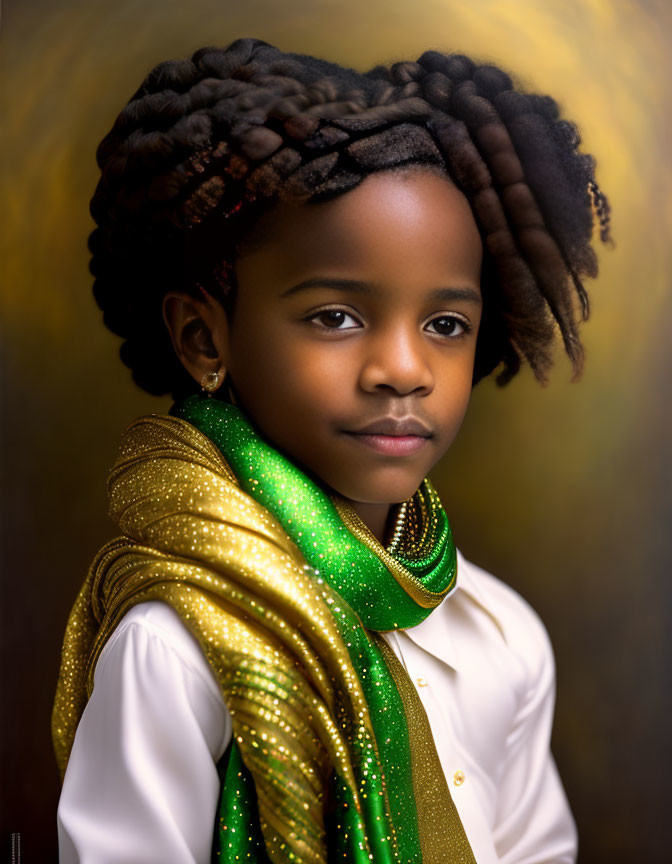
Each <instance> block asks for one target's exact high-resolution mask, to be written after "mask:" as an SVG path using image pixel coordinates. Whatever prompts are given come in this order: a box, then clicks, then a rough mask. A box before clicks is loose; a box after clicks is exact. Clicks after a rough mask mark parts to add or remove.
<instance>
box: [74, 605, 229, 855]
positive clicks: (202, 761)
mask: <svg viewBox="0 0 672 864" xmlns="http://www.w3.org/2000/svg"><path fill="white" fill-rule="evenodd" d="M157 602H158V601H154V604H155V607H156V603H157ZM141 606H145V607H149V606H150V604H149V603H148V604H138V605H137V606H136V607H134V609H133V610H131V613H127V615H126V616H125V618H124V619H122V621H121V622H120V624H119V625H118V627H117V629H116V630H115V632H114V633H113V634H112V636H111V637H110V639H109V640H108V642H107V644H106V646H105V648H104V650H103V651H102V652H101V655H100V658H99V660H98V663H97V665H96V672H95V683H94V689H93V692H92V694H91V698H90V699H89V701H88V703H87V705H86V708H85V710H84V712H83V714H82V717H81V720H80V723H79V725H78V727H77V732H76V735H75V740H74V744H73V748H72V752H71V755H70V759H69V762H68V767H67V770H66V774H65V778H64V781H63V787H62V790H61V796H60V800H59V805H58V812H57V825H58V844H59V860H60V862H61V864H122V862H124V864H127V862H129V861H133V862H134V864H149V862H152V864H156V862H159V861H170V862H171V864H207V862H209V861H210V856H211V853H212V839H213V830H214V824H215V813H216V807H217V801H218V797H219V777H218V774H217V767H216V762H217V761H218V759H219V758H220V757H221V755H222V754H223V753H224V751H225V749H226V747H227V746H228V743H229V741H230V738H231V718H230V715H229V713H228V711H227V709H226V706H225V703H224V701H223V699H222V698H221V696H219V691H218V688H217V684H216V680H215V678H214V675H213V674H212V671H211V670H210V667H209V664H208V662H207V660H206V658H205V656H204V655H203V654H202V652H201V651H200V647H199V646H198V643H197V642H196V640H195V638H194V637H193V636H192V635H191V633H189V631H188V630H187V628H186V627H185V625H184V624H183V623H182V621H181V619H180V618H179V616H178V615H177V613H176V612H175V611H174V610H173V609H172V608H170V607H169V606H167V604H163V603H159V606H160V607H162V611H161V612H159V615H158V618H157V616H155V618H156V619H157V620H160V621H162V622H163V625H164V626H159V625H158V624H157V623H156V620H155V621H154V622H152V620H151V618H150V617H148V616H146V615H145V616H142V615H138V616H136V617H135V618H133V617H131V614H132V613H133V611H134V610H140V607H141ZM152 611H155V608H154V610H152ZM180 628H181V629H180ZM188 640H191V644H189V641H188ZM199 654H200V657H199Z"/></svg>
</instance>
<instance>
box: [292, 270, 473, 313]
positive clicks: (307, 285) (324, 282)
mask: <svg viewBox="0 0 672 864" xmlns="http://www.w3.org/2000/svg"><path fill="white" fill-rule="evenodd" d="M318 287H320V288H335V289H336V290H337V291H357V292H359V293H360V294H373V293H375V291H376V288H375V286H374V285H372V284H371V283H370V282H362V281H361V280H360V279H344V278H341V277H327V276H311V278H310V279H304V280H303V281H302V282H299V283H298V284H297V285H293V286H292V287H291V288H288V289H287V290H286V291H283V292H282V294H281V295H280V296H281V297H289V296H290V295H291V294H296V293H298V292H299V291H308V290H310V289H311V288H318ZM428 299H430V300H445V301H449V300H466V301H467V302H470V303H475V304H476V305H478V306H482V305H483V300H482V299H481V295H480V294H479V293H478V292H477V291H474V289H473V288H466V287H465V288H461V287H451V288H435V289H434V290H433V291H431V292H430V294H429V297H428Z"/></svg>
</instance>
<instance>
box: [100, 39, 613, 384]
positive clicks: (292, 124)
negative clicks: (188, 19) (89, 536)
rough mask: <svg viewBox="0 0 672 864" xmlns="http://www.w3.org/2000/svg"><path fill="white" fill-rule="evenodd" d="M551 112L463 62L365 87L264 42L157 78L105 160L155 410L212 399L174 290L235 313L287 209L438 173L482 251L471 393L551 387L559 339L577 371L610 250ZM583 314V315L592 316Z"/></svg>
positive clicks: (124, 331) (181, 63)
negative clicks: (530, 377)
mask: <svg viewBox="0 0 672 864" xmlns="http://www.w3.org/2000/svg"><path fill="white" fill-rule="evenodd" d="M580 143H581V139H580V135H579V132H578V130H577V128H576V126H575V125H574V124H573V123H571V122H569V121H567V120H565V119H562V118H560V112H559V109H558V105H557V103H556V102H555V101H554V100H553V99H552V98H551V97H550V96H545V95H539V94H532V93H523V92H520V91H519V90H516V89H515V88H514V86H513V83H512V80H511V78H510V76H509V75H508V74H507V73H506V72H504V71H503V70H501V69H499V68H498V67H496V66H493V65H491V64H481V65H479V64H477V63H475V62H474V61H473V60H471V59H470V58H469V57H466V56H464V55H462V54H444V53H442V52H439V51H434V50H432V51H426V52H425V53H423V54H422V56H421V57H420V58H419V59H418V60H417V62H411V61H400V62H396V63H393V64H391V65H390V66H389V67H386V66H382V65H379V66H376V67H374V68H373V69H371V70H369V71H368V72H365V73H361V72H358V71H356V70H354V69H350V68H348V67H343V66H340V65H338V64H335V63H330V62H328V61H326V60H322V59H319V58H316V57H312V56H310V55H303V54H292V53H284V52H282V51H280V50H279V49H278V48H276V47H274V46H272V45H269V44H268V43H267V42H264V41H263V40H260V39H251V38H243V39H237V40H235V41H234V42H232V43H231V44H230V45H229V46H228V47H227V48H210V47H208V48H201V49H199V50H198V51H196V52H195V53H194V54H193V55H192V56H191V58H189V59H187V60H177V61H168V62H165V63H160V64H159V65H158V66H156V67H155V68H154V69H152V71H151V72H150V73H149V74H148V75H147V77H146V78H145V80H144V81H143V83H142V84H141V86H140V87H139V88H138V90H137V91H136V92H135V94H134V95H133V97H132V98H131V100H130V101H129V102H128V104H127V105H126V107H125V108H124V109H123V110H122V112H121V113H120V115H119V116H118V117H117V119H116V121H115V123H114V125H113V127H112V129H111V130H110V132H109V133H108V134H107V135H106V136H105V138H104V139H103V140H102V141H101V143H100V146H99V148H98V151H97V161H98V166H99V168H100V170H101V177H100V180H99V182H98V185H97V188H96V190H95V194H94V196H93V198H92V201H91V214H92V216H93V218H94V220H95V222H96V226H97V227H96V228H95V229H94V230H93V231H92V233H91V235H90V238H89V248H90V251H91V253H92V258H91V264H90V268H91V272H92V274H93V275H94V277H95V279H94V288H93V290H94V296H95V299H96V302H97V303H98V305H99V307H100V308H101V309H102V311H103V318H104V322H105V324H106V326H107V327H109V328H110V329H111V330H112V331H113V332H115V333H116V334H118V335H119V336H122V337H123V338H124V340H125V341H124V342H123V344H122V346H121V349H120V356H121V358H122V360H123V362H124V363H125V364H126V365H127V366H128V367H129V368H130V369H131V370H132V372H133V378H134V380H135V381H136V383H137V384H138V385H139V386H141V387H142V388H144V389H145V390H147V391H148V392H150V393H153V394H156V395H161V394H165V393H168V392H170V393H172V395H173V397H174V398H180V397H181V396H183V395H185V394H186V393H188V392H192V391H193V390H195V389H197V385H196V383H195V382H194V381H193V379H192V378H191V376H189V375H188V373H187V372H186V370H185V369H184V367H183V366H182V364H181V363H180V362H179V360H178V358H177V356H176V354H175V352H174V350H173V347H172V343H171V341H170V337H169V334H168V330H167V328H166V327H165V325H164V322H163V319H162V312H161V306H162V302H161V301H162V299H163V296H164V295H165V294H166V293H167V292H168V291H170V290H181V291H187V292H189V293H192V294H193V293H194V292H198V291H203V290H205V291H207V292H208V293H209V294H211V295H213V296H215V297H217V298H218V299H219V300H220V301H221V302H222V303H223V304H225V305H226V306H228V307H229V308H231V309H232V310H233V308H234V304H235V296H236V291H237V286H236V278H235V261H236V258H237V256H238V255H239V254H240V252H241V250H242V249H244V248H246V247H249V246H251V245H253V244H254V243H258V242H260V241H261V240H263V226H264V224H265V222H264V219H263V217H264V216H266V215H268V214H270V213H271V212H272V211H273V209H274V207H275V206H276V205H277V204H278V203H279V202H283V201H291V202H294V203H313V202H319V201H325V200H328V199H330V198H332V197H334V196H337V195H341V194H343V193H345V192H347V191H349V190H350V189H353V188H354V187H355V186H357V185H358V184H359V183H361V182H362V180H363V179H364V178H365V177H367V176H368V175H369V174H371V173H373V172H375V171H382V170H386V171H409V170H430V171H434V172H437V173H439V174H442V175H443V176H447V177H449V178H450V179H451V180H452V182H454V183H455V184H456V185H457V186H458V188H459V189H460V190H461V191H462V192H463V193H464V194H465V196H466V197H467V199H468V200H469V203H470V205H471V208H472V211H473V213H474V217H475V219H476V222H477V225H478V227H479V230H480V232H481V235H482V238H483V246H484V261H483V274H482V286H481V287H482V293H483V300H484V307H483V315H482V320H481V326H480V328H479V334H478V341H477V346H476V360H475V366H474V378H473V383H474V384H475V383H477V382H478V381H479V380H481V379H482V378H483V377H485V376H486V375H488V374H490V373H491V372H492V371H493V370H494V369H495V368H496V367H498V366H499V365H500V364H501V365H502V369H501V370H500V372H499V374H498V376H497V378H496V381H497V383H498V384H499V385H504V384H506V383H508V382H509V381H510V380H511V378H512V377H513V376H514V375H515V374H516V373H517V372H518V371H519V369H520V366H521V362H522V361H525V362H527V364H528V365H529V366H530V367H531V369H532V371H533V373H534V375H535V377H536V378H537V380H538V381H539V382H540V383H542V384H546V383H547V373H548V370H549V369H550V367H551V366H552V362H553V361H552V349H553V346H554V342H555V338H556V334H557V333H558V332H559V334H560V336H561V338H562V341H563V344H564V347H565V350H566V352H567V354H568V356H569V357H570V359H571V362H572V367H573V377H572V380H576V379H577V378H578V377H579V375H580V374H581V371H582V368H583V362H584V353H583V348H582V345H581V342H580V339H579V334H578V324H579V321H580V320H583V321H585V320H587V318H588V316H589V314H590V308H589V300H588V295H587V293H586V290H585V288H584V286H583V283H582V281H581V277H583V276H590V277H594V276H596V275H597V258H596V254H595V251H594V249H593V248H592V246H591V238H592V233H593V227H594V223H595V221H596V219H597V221H598V223H599V232H600V239H601V241H602V242H605V243H607V242H611V238H610V208H609V202H608V200H607V198H606V197H605V195H604V194H603V193H602V191H601V190H600V188H599V186H598V185H597V181H596V180H595V159H594V158H593V157H592V156H591V155H590V154H585V153H582V152H580V150H579V145H580ZM577 304H578V308H577Z"/></svg>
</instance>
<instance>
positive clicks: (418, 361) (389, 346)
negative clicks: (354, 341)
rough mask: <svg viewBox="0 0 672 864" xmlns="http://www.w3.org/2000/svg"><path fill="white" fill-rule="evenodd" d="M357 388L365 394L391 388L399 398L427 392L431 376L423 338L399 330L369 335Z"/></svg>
mask: <svg viewBox="0 0 672 864" xmlns="http://www.w3.org/2000/svg"><path fill="white" fill-rule="evenodd" d="M360 385H361V387H362V388H363V389H364V390H366V391H368V392H374V391H376V390H380V389H381V388H383V389H384V388H392V389H393V390H394V391H395V392H397V393H398V394H399V395H400V396H405V395H407V394H409V393H413V392H415V391H417V393H418V395H426V394H428V393H430V392H431V391H432V389H433V387H434V375H433V373H432V369H431V366H430V362H429V358H428V356H427V349H426V346H423V344H422V336H421V335H420V334H418V335H417V336H416V335H415V334H413V333H410V332H408V330H407V329H402V328H395V329H394V331H390V330H387V331H385V330H381V331H380V332H379V333H378V334H376V335H375V336H374V335H371V336H370V337H369V339H368V341H367V345H366V347H365V348H364V351H363V360H362V366H361V372H360Z"/></svg>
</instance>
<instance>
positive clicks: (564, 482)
mask: <svg viewBox="0 0 672 864" xmlns="http://www.w3.org/2000/svg"><path fill="white" fill-rule="evenodd" d="M240 36H256V37H259V38H262V39H265V40H267V41H269V42H271V43H273V44H276V45H278V47H280V48H282V49H284V50H288V51H299V52H302V53H312V54H317V55H319V56H323V57H325V58H327V59H330V60H337V61H339V62H341V63H343V64H345V65H351V66H355V67H356V68H359V69H362V70H363V69H366V68H370V67H371V66H372V65H375V64H376V63H378V62H389V61H392V60H396V59H402V58H406V59H414V58H416V57H418V56H419V55H420V54H421V53H422V51H424V50H425V49H427V48H430V47H431V48H437V49H439V50H446V51H451V50H452V51H460V52H464V53H468V54H471V55H472V56H473V57H474V58H475V59H483V60H489V61H492V62H495V63H500V64H502V65H503V66H504V67H505V68H508V69H509V70H511V71H512V72H514V74H517V75H518V77H519V79H520V80H521V81H522V83H523V84H524V85H526V86H528V87H533V88H534V89H535V90H537V91H539V92H548V93H550V94H551V95H553V96H554V97H555V98H556V99H557V100H558V101H559V102H560V104H561V106H562V107H563V109H564V110H565V113H566V115H567V116H568V117H569V118H570V119H573V120H575V121H576V122H577V123H578V124H579V127H580V129H581V131H582V134H583V140H584V145H585V148H586V149H587V150H588V151H590V152H592V153H594V154H596V156H597V158H598V181H599V182H600V184H601V185H602V187H603V189H604V190H605V192H606V193H607V194H608V195H609V196H610V200H611V204H612V207H613V233H614V236H615V238H616V241H617V246H616V248H615V249H614V250H612V251H609V250H607V249H602V248H600V250H599V255H600V262H601V276H600V278H599V280H598V281H597V282H594V283H589V285H588V287H589V289H590V291H591V298H592V309H593V313H592V317H591V319H590V320H589V322H588V323H587V324H586V325H584V328H583V331H582V333H583V338H584V342H585V345H586V354H587V366H586V371H585V374H584V376H583V379H582V380H581V381H580V382H579V383H576V384H570V383H569V377H570V368H569V363H568V361H566V360H565V358H564V355H561V353H560V352H559V353H558V363H557V366H556V369H555V370H554V374H553V375H552V378H551V384H550V386H549V387H548V388H545V389H544V388H542V387H540V386H539V385H538V384H537V383H536V382H535V381H534V380H533V378H532V375H531V374H529V372H528V370H525V371H524V373H522V374H521V375H519V377H518V378H517V379H515V380H514V381H513V382H512V384H510V385H509V386H508V387H506V388H504V389H502V390H500V389H498V388H496V387H495V385H494V382H493V381H492V380H486V381H484V382H482V383H481V384H480V385H479V386H478V387H477V388H476V389H475V390H474V394H473V398H472V403H471V406H470V409H469V413H468V415H467V419H466V421H465V425H464V427H463V429H462V431H461V433H460V437H459V438H458V440H457V441H456V443H455V445H454V446H453V448H452V449H451V451H450V453H449V454H448V456H447V457H446V459H445V461H444V462H443V463H442V465H441V466H440V467H439V468H437V469H436V470H435V472H434V479H435V482H436V484H437V486H438V488H439V492H440V493H441V495H442V497H443V500H444V504H445V506H446V509H447V511H448V514H449V518H450V520H451V523H452V526H453V531H454V535H455V537H456V541H457V544H458V546H459V547H460V548H461V549H462V551H463V552H464V553H465V555H466V556H467V557H468V558H470V559H472V560H474V561H475V562H476V563H478V564H480V565H482V566H484V567H485V568H486V569H488V570H490V571H491V572H494V573H495V574H496V575H498V576H499V577H500V578H502V579H504V580H506V581H508V582H509V583H510V584H511V585H513V586H514V587H516V588H517V589H518V590H519V591H520V592H521V593H522V594H523V595H524V596H525V597H526V598H527V599H528V600H529V601H530V602H531V603H532V605H533V606H534V607H535V608H536V609H537V610H538V611H539V612H540V614H541V616H542V618H543V619H544V621H545V622H546V625H547V627H548V630H549V632H550V635H551V638H552V641H553V644H554V647H555V654H556V662H557V668H558V702H557V711H556V722H555V728H554V736H553V751H554V753H555V756H556V759H557V762H558V765H559V769H560V773H561V776H562V778H563V781H564V784H565V788H566V790H567V794H568V797H569V800H570V802H571V805H572V808H573V811H574V814H575V816H576V819H577V822H578V826H579V831H580V855H579V860H580V861H581V862H582V864H592V862H610V864H619V862H628V864H631V862H633V861H638V862H647V864H648V862H663V861H669V860H672V857H670V856H671V853H672V842H671V840H670V834H671V828H672V826H670V824H669V823H670V819H669V816H668V814H669V812H670V805H671V804H672V795H671V794H670V779H669V777H670V767H671V760H670V755H671V754H670V746H669V738H668V735H667V732H668V728H669V723H668V721H667V717H668V714H669V712H670V708H671V700H670V695H669V683H670V675H669V671H670V657H671V654H672V650H671V649H672V646H671V640H670V623H671V622H670V616H669V612H668V608H669V605H670V594H671V591H670V586H669V575H670V570H671V567H670V565H671V564H672V544H671V541H670V539H669V536H668V530H669V528H668V526H669V524H670V515H672V494H671V491H670V487H671V481H672V477H671V476H670V475H671V471H670V467H671V461H672V460H671V458H670V451H669V446H668V442H669V440H670V431H671V428H670V427H671V423H670V419H671V417H672V412H671V410H670V405H669V395H670V389H671V388H670V384H671V379H672V374H671V371H670V361H671V359H672V348H671V347H670V343H671V338H672V302H671V301H672V296H671V291H670V281H669V277H670V266H669V265H670V242H669V237H670V231H671V229H672V196H671V194H670V193H671V191H672V190H671V188H670V187H671V183H670V176H671V175H670V166H669V164H668V162H667V159H666V157H667V149H668V148H669V141H670V133H671V132H672V124H671V122H670V114H669V111H670V85H669V81H670V77H671V75H672V61H671V59H670V37H671V36H672V29H671V28H670V15H669V13H668V10H667V9H666V7H665V4H664V3H663V2H654V0H639V2H636V0H612V2H607V0H567V2H553V0H544V2H532V0H518V2H494V0H470V2H466V0H464V2H458V0H419V2H411V0H366V2H364V3H359V2H355V0H285V2H280V0H244V2H241V0H218V2H215V0H190V2H185V0H144V2H133V0H114V2H111V0H104V2H96V0H60V2H58V0H50V2H46V0H11V2H5V4H4V16H3V20H2V28H1V30H0V82H1V87H2V105H1V114H0V124H2V127H3V139H4V140H3V146H2V160H1V163H0V164H1V172H2V214H1V219H2V248H1V249H0V253H1V257H0V261H1V266H2V294H1V299H2V333H1V338H2V341H1V347H0V350H1V352H2V353H1V357H0V359H1V361H2V377H1V386H2V393H1V394H0V395H1V401H0V405H1V410H2V415H1V418H0V434H1V436H2V454H3V463H2V464H3V482H2V507H3V512H2V531H3V535H2V537H3V540H2V552H3V601H2V611H3V628H2V640H3V651H4V654H3V663H2V670H3V683H2V695H3V697H4V699H3V701H4V709H3V713H2V716H3V726H4V731H3V766H2V780H3V798H4V803H3V832H4V833H3V843H6V842H7V840H8V837H9V833H10V832H19V831H20V832H21V834H22V841H23V846H24V852H25V858H24V860H25V861H26V862H28V861H31V862H35V861H49V860H55V859H56V853H55V825H56V820H55V810H56V802H57V796H58V781H57V772H56V765H55V761H54V758H53V754H52V751H51V742H50V733H49V715H50V711H51V704H52V698H53V692H54V686H55V681H56V675H57V669H58V663H59V650H60V642H61V637H62V633H63V629H64V626H65V621H66V617H67V613H68V611H69V609H70V606H71V604H72V602H73V600H74V597H75V593H76V590H77V588H78V587H79V584H80V583H81V581H82V579H83V578H84V574H85V572H86V568H87V567H88V564H89V562H90V560H91V558H92V556H93V554H94V552H95V551H96V550H97V548H98V547H99V546H100V545H101V544H102V543H103V542H104V541H105V540H107V539H109V538H110V537H111V536H113V532H114V526H112V524H111V523H110V522H109V521H108V519H107V516H106V507H107V502H106V495H105V480H106V476H107V470H108V468H109V466H110V464H111V461H112V460H113V458H114V454H115V451H116V446H117V442H118V437H119V434H120V432H121V431H122V429H123V428H124V427H125V426H126V424H127V423H128V422H129V421H130V420H131V419H133V418H134V417H136V416H138V415H140V414H145V413H150V412H154V411H165V410H167V408H168V407H169V405H170V402H169V400H167V399H157V398H154V397H151V396H149V395H147V394H145V393H144V392H142V391H140V390H138V389H137V388H135V387H134V386H133V384H132V383H131V380H130V373H129V372H128V371H127V370H126V369H125V367H123V365H122V364H121V362H120V360H119V359H118V356H117V351H118V347H119V340H118V339H117V338H116V337H115V336H113V335H112V334H110V333H109V332H107V331H106V330H105V329H104V327H103V324H102V321H101V315H100V313H99V311H98V309H97V307H96V306H95V303H94V301H93V298H92V295H91V277H90V276H89V274H88V271H87V263H88V255H87V251H86V238H87V235H88V232H89V231H90V229H91V227H92V223H91V221H90V217H89V214H88V201H89V198H90V196H91V194H92V192H93V189H94V186H95V183H96V181H97V169H96V166H95V160H94V153H95V148H96V146H97V144H98V142H99V140H100V139H101V138H102V136H103V135H104V134H105V133H106V132H107V131H108V129H109V128H110V126H111V124H112V122H113V120H114V117H115V116H116V114H117V113H118V112H119V110H120V109H121V108H122V107H123V105H124V104H125V102H126V101H127V100H128V99H129V98H130V96H131V94H132V93H133V92H134V90H135V89H136V88H137V86H138V85H139V84H140V82H141V80H142V78H143V77H144V75H145V74H146V73H147V71H149V69H150V68H151V67H152V66H153V65H154V64H155V63H157V62H159V61H161V60H164V59H169V58H176V57H183V56H187V55H188V54H190V53H191V52H192V51H193V50H194V49H196V48H198V47H201V46H202V45H207V44H221V45H226V44H228V43H229V42H230V41H232V40H233V39H235V38H237V37H240ZM0 855H2V856H3V857H2V858H1V859H0V860H3V861H4V860H9V857H8V854H7V853H6V848H3V850H2V852H1V853H0Z"/></svg>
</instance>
